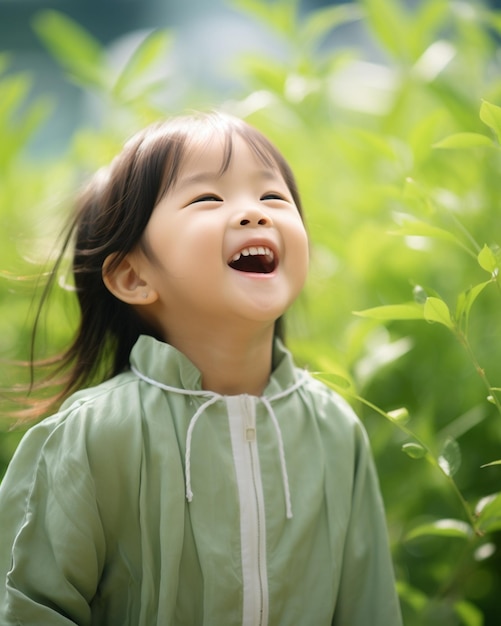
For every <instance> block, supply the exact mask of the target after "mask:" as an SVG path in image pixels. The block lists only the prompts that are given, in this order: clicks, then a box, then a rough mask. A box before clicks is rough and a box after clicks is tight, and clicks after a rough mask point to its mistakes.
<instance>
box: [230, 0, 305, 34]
mask: <svg viewBox="0 0 501 626" xmlns="http://www.w3.org/2000/svg"><path fill="white" fill-rule="evenodd" d="M298 3H299V0H275V1H274V2H262V0H233V1H232V7H233V8H236V9H237V10H239V11H242V12H243V13H247V14H248V15H250V16H251V17H253V18H255V19H256V20H259V21H260V22H262V23H263V24H265V25H266V26H267V27H268V28H269V27H270V26H271V27H272V28H274V29H275V30H277V31H278V32H281V33H284V34H285V35H288V36H291V34H292V33H293V32H294V27H295V21H296V15H297V11H298V8H297V6H298Z"/></svg>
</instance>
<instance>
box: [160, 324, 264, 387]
mask: <svg viewBox="0 0 501 626" xmlns="http://www.w3.org/2000/svg"><path fill="white" fill-rule="evenodd" d="M169 343H170V344H171V345H173V346H174V347H175V348H177V349H178V350H180V351H181V352H182V353H183V354H184V355H185V356H186V357H188V359H190V361H191V362H192V363H193V364H194V365H195V366H196V367H197V368H198V369H199V370H200V372H201V373H202V385H203V388H204V389H207V390H209V391H215V392H216V393H220V394H222V395H239V394H244V393H246V394H250V395H255V396H260V395H261V394H262V393H263V391H264V389H265V387H266V385H267V383H268V380H269V377H270V374H271V367H272V350H273V325H272V326H270V327H268V328H266V329H265V330H263V329H261V330H260V331H259V332H256V333H248V334H247V335H242V334H239V333H236V332H231V330H230V331H229V330H228V329H225V330H224V333H221V334H214V335H213V334H210V333H207V332H205V333H204V332H201V333H200V334H199V335H198V336H195V335H194V334H193V333H190V335H189V336H176V337H174V338H173V337H169Z"/></svg>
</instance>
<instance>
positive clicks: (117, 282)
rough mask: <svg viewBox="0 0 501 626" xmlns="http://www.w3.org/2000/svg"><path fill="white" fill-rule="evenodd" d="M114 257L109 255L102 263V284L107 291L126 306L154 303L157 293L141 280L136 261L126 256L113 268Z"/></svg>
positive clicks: (130, 256) (134, 258)
mask: <svg viewBox="0 0 501 626" xmlns="http://www.w3.org/2000/svg"><path fill="white" fill-rule="evenodd" d="M115 256H116V255H115V254H110V255H109V256H107V257H106V259H105V261H104V263H103V269H102V276H103V282H104V284H105V285H106V288H107V289H108V291H110V292H111V293H112V294H113V295H114V296H115V297H116V298H118V299H119V300H121V301H122V302H126V303H127V304H143V305H144V304H153V302H156V300H157V299H158V293H157V292H156V291H155V290H154V289H152V288H151V287H150V285H148V283H147V281H146V280H144V279H143V278H141V275H140V273H139V262H138V259H137V258H136V257H134V256H133V255H131V254H128V255H127V256H126V257H125V258H124V259H122V260H121V261H120V263H119V264H118V265H117V266H113V263H112V261H113V260H114V258H115Z"/></svg>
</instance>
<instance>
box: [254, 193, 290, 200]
mask: <svg viewBox="0 0 501 626" xmlns="http://www.w3.org/2000/svg"><path fill="white" fill-rule="evenodd" d="M260 200H283V201H284V202H287V198H285V197H284V196H283V195H282V194H281V193H277V192H275V191H273V192H270V193H265V194H264V195H263V196H261V198H260Z"/></svg>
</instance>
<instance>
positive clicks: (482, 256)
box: [477, 244, 498, 274]
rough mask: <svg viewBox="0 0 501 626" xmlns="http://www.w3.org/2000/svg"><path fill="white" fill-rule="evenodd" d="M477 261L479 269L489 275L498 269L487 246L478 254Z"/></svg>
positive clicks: (494, 258) (494, 256) (493, 256)
mask: <svg viewBox="0 0 501 626" xmlns="http://www.w3.org/2000/svg"><path fill="white" fill-rule="evenodd" d="M477 260H478V264H479V265H480V267H481V268H482V269H484V270H485V271H486V272H489V274H493V273H494V272H495V271H496V270H497V269H498V262H497V259H496V255H495V254H494V252H493V251H492V250H491V249H490V248H489V246H488V245H487V244H485V245H484V247H483V248H482V250H480V252H479V253H478V256H477Z"/></svg>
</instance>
